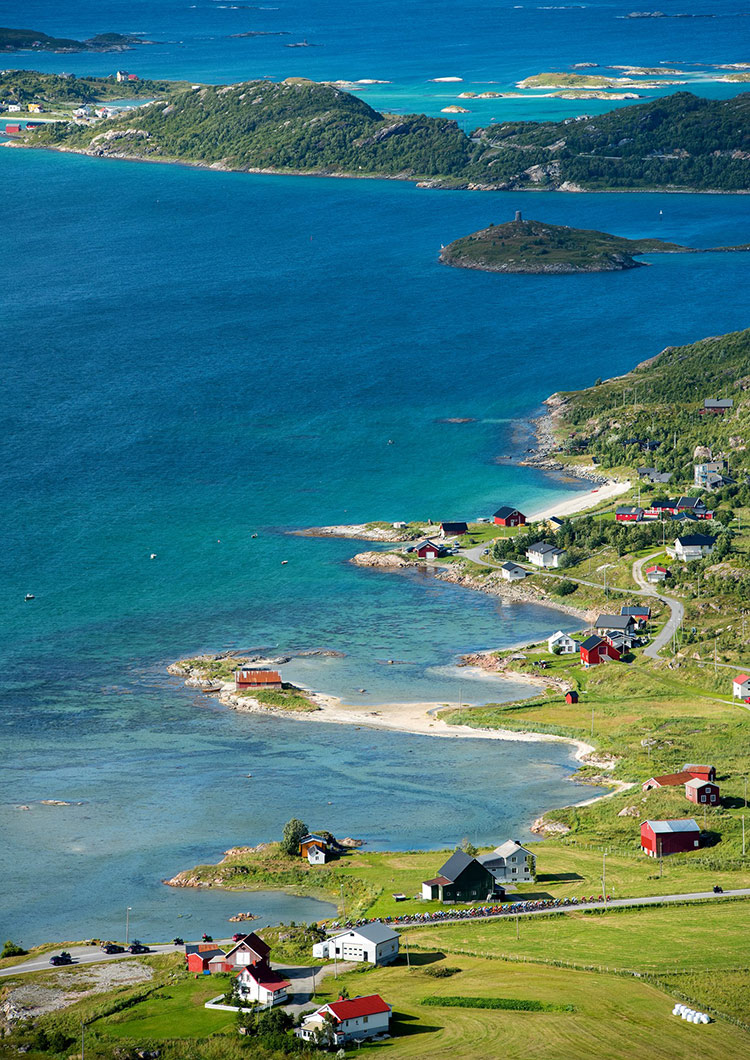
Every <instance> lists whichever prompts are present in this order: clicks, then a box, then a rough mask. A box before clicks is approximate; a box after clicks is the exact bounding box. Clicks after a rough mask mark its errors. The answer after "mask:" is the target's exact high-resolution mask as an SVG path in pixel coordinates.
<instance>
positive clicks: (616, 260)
mask: <svg viewBox="0 0 750 1060" xmlns="http://www.w3.org/2000/svg"><path fill="white" fill-rule="evenodd" d="M712 249H713V250H720V251H730V250H736V251H742V250H747V249H748V247H747V246H739V247H713V248H712ZM690 253H706V251H699V250H694V249H693V248H692V247H683V246H681V245H680V244H679V243H668V242H665V241H664V240H663V239H654V238H647V239H626V238H625V237H623V236H613V235H610V234H609V233H608V232H597V231H596V230H595V229H587V228H568V226H567V225H551V224H547V223H546V222H545V221H524V219H523V217H522V215H521V211H520V210H517V211H516V216H515V220H513V221H508V222H506V223H505V224H500V225H494V224H493V225H490V226H489V227H488V228H483V229H482V230H481V231H479V232H473V233H472V234H471V235H468V236H463V237H461V238H460V239H454V240H453V242H452V243H449V244H448V246H447V247H443V248H442V249H441V251H440V261H442V262H443V263H444V264H446V265H454V266H456V267H457V268H461V269H481V270H483V271H485V272H520V273H576V272H623V271H625V270H626V269H637V268H639V267H640V266H642V265H645V262H642V261H636V260H635V258H636V256H639V255H641V254H690Z"/></svg>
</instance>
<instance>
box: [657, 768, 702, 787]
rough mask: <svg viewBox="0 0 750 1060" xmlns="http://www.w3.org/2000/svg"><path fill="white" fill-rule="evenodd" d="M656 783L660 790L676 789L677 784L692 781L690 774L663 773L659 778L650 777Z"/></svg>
mask: <svg viewBox="0 0 750 1060" xmlns="http://www.w3.org/2000/svg"><path fill="white" fill-rule="evenodd" d="M651 779H652V780H655V781H656V783H657V784H658V785H659V786H660V787H662V788H671V787H676V786H677V785H678V784H687V782H688V781H689V780H692V779H693V774H692V773H687V772H682V773H665V774H664V775H663V776H661V777H652V778H651Z"/></svg>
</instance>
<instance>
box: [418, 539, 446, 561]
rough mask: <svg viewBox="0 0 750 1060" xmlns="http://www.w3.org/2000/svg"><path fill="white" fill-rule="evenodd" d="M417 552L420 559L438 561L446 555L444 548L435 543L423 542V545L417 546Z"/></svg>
mask: <svg viewBox="0 0 750 1060" xmlns="http://www.w3.org/2000/svg"><path fill="white" fill-rule="evenodd" d="M415 551H416V553H417V555H418V556H419V558H420V559H438V558H439V557H440V556H444V555H445V549H444V548H443V546H442V545H436V544H435V542H434V541H423V542H422V544H421V545H417V547H416V550H415Z"/></svg>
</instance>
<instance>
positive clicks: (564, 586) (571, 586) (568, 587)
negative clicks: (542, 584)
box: [552, 578, 578, 596]
mask: <svg viewBox="0 0 750 1060" xmlns="http://www.w3.org/2000/svg"><path fill="white" fill-rule="evenodd" d="M577 588H578V586H577V585H576V583H575V582H572V581H570V579H569V578H563V580H562V581H560V582H558V583H557V585H556V586H555V588H554V589H553V590H552V592H553V593H554V594H555V596H570V594H571V593H574V592H575V591H576V589H577Z"/></svg>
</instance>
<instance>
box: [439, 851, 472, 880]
mask: <svg viewBox="0 0 750 1060" xmlns="http://www.w3.org/2000/svg"><path fill="white" fill-rule="evenodd" d="M472 861H474V858H473V857H472V856H471V855H470V854H467V853H466V851H465V850H454V851H453V853H452V854H451V856H450V857H449V858H448V860H447V861H446V863H445V864H444V865H442V866H441V867H440V875H441V876H445V877H447V879H448V882H449V883H453V882H454V881H455V880H457V879H458V877H459V876H460V875H461V873H462V872H463V871H464V869H466V868H468V867H469V865H471V863H472Z"/></svg>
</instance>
